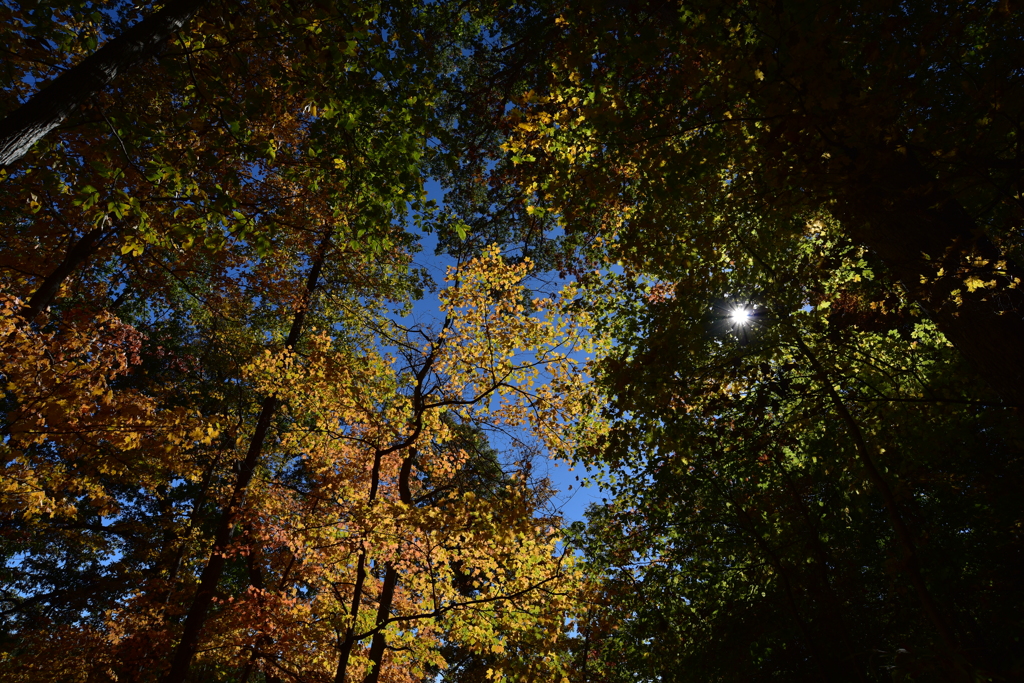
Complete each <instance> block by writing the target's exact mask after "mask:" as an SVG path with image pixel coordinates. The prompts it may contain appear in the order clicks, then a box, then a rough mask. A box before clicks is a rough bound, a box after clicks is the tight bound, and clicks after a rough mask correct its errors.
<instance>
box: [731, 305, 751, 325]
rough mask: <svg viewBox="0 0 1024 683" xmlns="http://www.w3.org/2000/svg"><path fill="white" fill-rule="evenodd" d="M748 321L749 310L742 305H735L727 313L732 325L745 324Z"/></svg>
mask: <svg viewBox="0 0 1024 683" xmlns="http://www.w3.org/2000/svg"><path fill="white" fill-rule="evenodd" d="M749 321H750V311H749V310H748V309H746V308H744V307H742V306H737V307H736V308H734V309H732V312H731V313H729V322H731V323H732V324H733V325H746V324H747V323H748V322H749Z"/></svg>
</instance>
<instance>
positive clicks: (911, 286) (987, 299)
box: [833, 152, 1024, 407]
mask: <svg viewBox="0 0 1024 683" xmlns="http://www.w3.org/2000/svg"><path fill="white" fill-rule="evenodd" d="M865 154H866V155H870V156H871V157H872V158H870V159H867V160H864V161H866V162H867V163H864V165H863V168H867V169H868V170H867V171H864V172H863V173H862V174H861V177H860V178H858V179H856V180H854V184H853V187H852V188H848V189H850V192H849V194H848V195H846V196H848V197H849V199H846V200H844V201H841V202H840V203H839V204H838V205H837V206H836V207H835V208H834V209H833V213H834V214H835V215H836V217H837V218H838V219H839V220H840V221H842V222H843V224H844V225H845V226H847V228H848V230H849V232H850V234H851V236H853V238H854V239H856V240H857V241H859V242H861V243H862V244H864V245H865V246H867V247H868V248H869V249H871V250H872V251H873V252H874V253H875V254H877V255H878V256H879V257H880V258H881V259H882V261H883V262H884V263H885V265H886V267H887V268H888V269H889V271H890V272H891V273H892V274H893V276H894V277H895V278H896V279H897V280H899V281H900V282H901V283H902V284H903V286H904V287H906V290H907V292H908V294H909V296H910V297H911V299H912V300H913V301H915V302H916V303H917V304H919V305H920V306H921V307H922V308H923V309H924V310H925V311H926V312H927V313H928V315H929V316H930V317H931V318H932V320H934V321H935V324H936V326H937V327H938V328H939V330H941V331H942V333H943V334H944V335H946V338H947V339H949V341H950V342H951V343H952V344H953V345H954V346H955V347H956V348H957V349H958V350H959V351H960V353H962V354H963V355H964V357H965V358H966V359H967V360H968V362H969V363H971V364H972V365H973V366H974V367H975V369H976V370H977V372H978V374H979V375H980V376H981V378H982V379H983V380H984V381H985V382H986V383H987V384H988V385H989V386H990V387H991V388H992V389H993V390H994V391H995V392H996V393H997V394H999V395H1000V396H1001V397H1002V398H1003V400H1004V401H1006V403H1008V404H1009V405H1012V406H1017V407H1024V354H1022V353H1021V349H1024V291H1022V289H1021V288H1024V272H1022V271H1020V270H1019V269H1018V268H1017V267H1016V265H1015V264H1013V263H1010V262H1007V263H1006V264H1005V268H999V267H998V265H999V264H1000V261H1005V260H1006V259H1005V257H1003V255H1002V254H1001V253H1000V251H999V249H998V248H997V247H996V245H995V244H993V243H992V242H991V241H989V240H988V239H987V238H986V237H985V236H984V235H983V234H982V232H981V230H979V228H978V226H977V224H976V223H975V221H974V219H973V218H972V217H971V216H970V214H968V213H967V211H966V210H964V208H963V207H962V206H961V205H960V204H959V203H958V202H957V201H956V200H955V199H954V198H953V197H952V196H950V194H949V193H948V192H946V191H944V190H942V189H941V188H940V187H938V183H937V182H936V181H935V179H934V178H933V177H931V176H930V175H929V173H928V172H927V171H926V170H925V169H923V168H922V167H921V166H920V165H919V164H918V163H917V162H916V160H915V159H913V158H912V157H910V156H908V155H905V154H900V153H898V152H881V153H874V154H872V153H868V152H865ZM862 163H863V162H862ZM968 260H969V261H973V262H974V265H969V264H968ZM940 269H941V274H940ZM968 275H970V276H973V277H976V278H978V279H979V280H981V281H983V282H992V281H995V286H994V287H992V288H979V289H976V290H975V291H974V292H969V291H968V287H967V286H966V284H965V282H964V280H965V277H967V276H968ZM1016 277H1021V278H1022V282H1020V283H1019V284H1016V285H1015V284H1014V283H1013V279H1014V278H1016ZM956 290H960V292H959V297H960V299H961V301H960V302H959V303H958V302H957V301H956V296H955V292H956Z"/></svg>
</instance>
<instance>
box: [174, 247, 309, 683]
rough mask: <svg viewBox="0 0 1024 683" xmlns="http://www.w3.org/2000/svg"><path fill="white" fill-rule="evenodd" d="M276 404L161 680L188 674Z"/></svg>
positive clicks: (292, 339)
mask: <svg viewBox="0 0 1024 683" xmlns="http://www.w3.org/2000/svg"><path fill="white" fill-rule="evenodd" d="M328 245H329V238H324V240H323V242H322V243H321V245H320V254H319V256H318V258H317V261H316V262H315V263H314V264H313V267H312V268H311V269H310V272H309V277H308V279H307V281H306V294H305V302H304V303H303V305H302V307H301V308H300V309H299V311H298V312H297V313H296V314H295V318H294V320H293V321H292V327H291V330H290V332H289V333H288V339H287V341H286V342H285V345H286V346H287V347H294V346H295V344H296V343H298V341H299V337H300V335H301V334H302V324H303V322H304V321H305V318H306V309H307V307H308V306H309V303H310V301H311V299H312V295H313V292H314V291H315V290H316V287H317V284H318V282H319V279H320V271H321V270H322V269H323V265H324V261H325V259H326V255H327V248H328ZM279 404H280V401H278V400H277V398H275V397H273V396H268V397H267V398H265V399H263V405H262V406H261V407H260V414H259V417H258V418H257V420H256V429H255V430H254V431H253V435H252V440H251V441H250V442H249V450H248V451H247V452H246V455H245V459H244V460H243V461H242V462H241V464H240V466H239V468H238V476H237V478H236V480H235V486H234V488H233V489H232V492H231V497H230V498H229V499H228V503H227V505H226V506H225V508H224V511H223V513H222V514H221V518H220V520H219V521H218V523H217V528H216V530H215V532H214V536H213V549H212V550H211V551H210V558H209V560H208V561H207V564H206V568H205V569H203V573H202V575H201V576H200V579H199V588H198V590H197V591H196V595H195V597H194V598H193V600H192V605H191V606H190V607H189V610H188V613H187V615H186V616H185V624H184V627H183V628H182V635H181V640H180V641H179V642H178V646H177V648H175V651H174V656H173V659H172V661H171V669H170V671H169V672H168V673H167V675H166V676H165V677H164V679H163V681H164V683H182V681H184V680H185V677H186V676H187V675H188V670H189V667H190V666H191V664H192V658H193V657H194V656H195V653H196V649H197V648H198V646H199V637H200V634H201V633H202V629H203V624H204V623H205V622H206V615H207V613H208V612H209V610H210V606H211V605H212V604H213V598H214V595H215V594H216V591H217V584H218V583H219V582H220V577H221V575H222V574H223V573H224V567H225V565H226V564H227V552H228V547H229V546H230V544H231V538H232V535H233V532H234V528H235V520H236V519H237V518H238V515H239V513H240V512H241V508H242V503H243V502H244V500H245V494H246V492H247V490H248V488H249V482H250V481H252V476H253V473H254V472H255V471H256V465H257V464H258V463H259V459H260V456H261V455H262V452H263V444H264V442H265V441H266V438H267V433H268V432H269V430H270V422H271V420H272V419H273V417H274V413H275V412H276V411H277V407H278V405H279Z"/></svg>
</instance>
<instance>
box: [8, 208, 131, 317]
mask: <svg viewBox="0 0 1024 683" xmlns="http://www.w3.org/2000/svg"><path fill="white" fill-rule="evenodd" d="M113 232H114V229H113V228H94V229H92V230H90V231H89V232H87V233H85V234H84V235H82V236H81V237H80V238H79V239H78V240H77V241H76V242H75V243H74V244H73V245H71V248H70V249H68V253H67V254H65V255H64V260H62V261H61V262H60V265H58V266H57V267H56V268H54V270H53V272H52V273H50V274H49V275H48V276H46V278H45V279H44V280H43V281H42V283H40V285H39V287H38V289H36V291H35V293H33V294H32V297H31V298H30V299H29V300H28V301H27V302H26V303H25V305H24V306H22V308H21V311H20V314H21V317H22V318H23V320H24V322H23V324H24V325H31V324H32V321H34V320H35V319H36V316H38V315H39V314H40V313H42V312H43V310H44V309H46V308H47V307H48V306H49V305H50V304H51V303H53V298H54V297H55V296H57V291H58V290H60V286H61V284H63V283H64V281H65V280H66V279H67V278H68V276H69V275H71V273H73V272H74V271H75V270H76V269H77V268H78V266H80V265H82V263H84V262H85V261H86V259H88V258H89V257H90V256H91V255H92V254H93V253H94V252H95V251H96V250H97V249H99V247H100V245H101V244H103V241H104V240H105V239H107V237H109V236H110V235H111V234H112V233H113Z"/></svg>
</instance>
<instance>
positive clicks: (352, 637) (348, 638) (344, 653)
mask: <svg viewBox="0 0 1024 683" xmlns="http://www.w3.org/2000/svg"><path fill="white" fill-rule="evenodd" d="M365 581H366V552H365V551H364V552H362V553H360V555H359V562H358V564H357V565H356V583H355V586H354V587H353V588H352V607H351V608H350V610H349V616H350V617H351V619H352V621H351V622H350V623H349V626H348V628H347V629H346V630H345V640H343V641H342V642H341V646H340V647H339V648H338V670H337V672H336V673H335V674H334V683H345V677H346V676H347V675H348V659H349V657H351V656H352V648H353V646H355V644H356V618H357V617H358V616H359V604H360V602H362V599H363V583H364V582H365Z"/></svg>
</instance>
